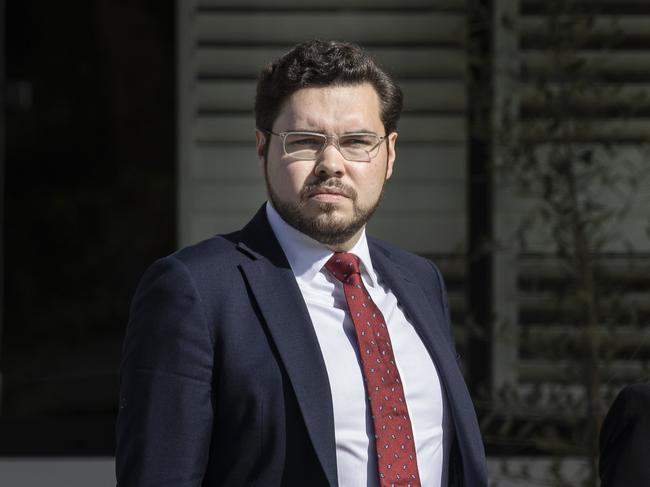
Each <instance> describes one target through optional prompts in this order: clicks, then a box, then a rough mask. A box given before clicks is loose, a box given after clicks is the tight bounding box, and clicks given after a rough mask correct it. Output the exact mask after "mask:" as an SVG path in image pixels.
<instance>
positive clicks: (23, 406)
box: [0, 0, 176, 455]
mask: <svg viewBox="0 0 650 487" xmlns="http://www.w3.org/2000/svg"><path fill="white" fill-rule="evenodd" d="M5 19H6V22H5V30H6V32H5V39H6V42H5V51H6V52H5V59H6V61H5V63H6V73H5V78H6V80H5V93H6V96H5V99H6V106H5V119H6V128H5V134H6V139H5V140H6V144H5V148H4V160H5V168H4V172H5V188H4V195H3V200H4V203H3V206H4V266H3V274H4V276H3V277H4V306H3V309H2V314H3V319H2V326H1V328H0V333H1V337H2V340H1V342H0V343H1V344H2V347H1V349H0V371H1V372H2V377H3V381H2V384H1V387H2V391H1V392H2V403H1V405H2V409H1V410H0V454H1V455H86V454H87V455H101V454H111V453H112V450H113V422H114V416H115V410H116V401H117V395H118V394H117V390H118V380H119V379H118V370H119V357H120V349H121V339H122V336H123V331H124V327H125V325H126V320H127V315H128V305H129V300H130V297H131V295H132V294H133V291H134V288H135V285H136V284H137V281H138V279H139V277H140V275H141V274H142V272H143V271H144V268H145V267H146V266H147V265H148V264H149V263H151V262H152V261H153V260H154V259H155V258H157V257H160V256H162V255H164V254H166V253H169V252H170V251H172V250H173V247H174V234H175V226H176V222H175V207H176V202H175V179H174V178H175V175H174V174H175V142H174V139H175V125H174V124H175V122H174V117H175V107H174V103H175V101H174V100H175V92H174V77H175V74H174V72H175V58H174V56H175V53H174V49H175V40H174V2H172V1H160V0H129V1H120V0H118V1H115V0H85V1H72V2H51V1H45V0H40V1H39V0H21V1H9V2H7V3H6V12H5Z"/></svg>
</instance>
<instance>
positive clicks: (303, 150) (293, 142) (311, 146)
mask: <svg viewBox="0 0 650 487" xmlns="http://www.w3.org/2000/svg"><path fill="white" fill-rule="evenodd" d="M326 143H327V137H325V136H324V135H319V134H303V133H300V132H294V133H288V134H287V135H286V137H285V138H284V151H285V152H286V153H287V155H289V156H291V157H295V158H296V159H315V158H316V156H317V154H318V153H319V152H320V151H321V149H322V148H323V146H324V145H325V144H326Z"/></svg>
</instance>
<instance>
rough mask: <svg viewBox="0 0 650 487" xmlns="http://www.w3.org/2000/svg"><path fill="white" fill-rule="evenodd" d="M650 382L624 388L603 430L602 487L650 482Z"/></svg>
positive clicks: (647, 483) (610, 411)
mask: <svg viewBox="0 0 650 487" xmlns="http://www.w3.org/2000/svg"><path fill="white" fill-rule="evenodd" d="M649 459H650V382H647V383H644V384H634V385H629V386H626V387H625V388H623V390H622V391H621V392H620V393H619V394H618V396H616V399H615V400H614V403H613V404H612V407H611V408H610V410H609V412H608V413H607V416H606V417H605V420H604V421H603V426H602V428H601V431H600V463H599V470H600V479H601V485H602V487H642V486H647V485H650V462H648V460H649Z"/></svg>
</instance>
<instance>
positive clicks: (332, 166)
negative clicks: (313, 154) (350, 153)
mask: <svg viewBox="0 0 650 487" xmlns="http://www.w3.org/2000/svg"><path fill="white" fill-rule="evenodd" d="M314 173H315V174H316V175H317V176H325V175H326V176H336V177H341V176H342V175H343V174H344V173H345V158H344V157H343V155H342V154H341V152H340V150H339V148H338V141H336V140H335V139H330V140H328V144H327V145H326V146H325V148H324V149H323V151H322V152H321V153H320V154H319V155H318V159H316V164H315V165H314Z"/></svg>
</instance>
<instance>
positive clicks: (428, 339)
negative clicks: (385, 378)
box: [370, 245, 484, 485]
mask: <svg viewBox="0 0 650 487" xmlns="http://www.w3.org/2000/svg"><path fill="white" fill-rule="evenodd" d="M370 250H371V258H372V264H373V267H375V269H376V271H377V273H378V275H379V276H380V277H381V279H382V280H384V281H385V282H386V284H387V285H388V286H389V287H390V289H391V291H392V292H393V293H394V294H395V296H396V298H397V301H398V302H399V304H400V306H401V307H402V309H403V310H404V314H405V315H406V317H407V318H408V320H409V321H410V322H411V324H412V325H413V327H414V328H415V330H416V331H417V333H418V335H419V336H420V338H421V339H422V342H423V343H424V345H425V347H426V348H427V350H428V351H429V354H430V355H431V358H432V359H433V361H434V363H435V365H436V369H437V371H438V375H439V377H440V381H441V384H442V385H443V387H444V391H445V394H446V396H447V397H446V399H447V403H448V404H449V406H450V407H449V410H450V411H451V413H452V418H451V419H452V421H453V424H454V427H455V430H456V435H457V438H458V439H459V445H458V446H459V448H460V450H461V455H462V458H463V462H464V464H463V470H464V472H465V482H467V485H474V480H473V479H479V478H481V475H480V472H481V471H482V470H483V464H484V450H483V446H482V444H480V442H476V439H477V438H480V432H479V427H478V423H477V420H476V415H475V413H474V406H473V404H472V400H471V398H470V396H469V392H468V390H467V387H466V386H465V379H464V378H463V376H462V373H461V371H460V368H459V367H458V364H457V362H456V357H455V355H454V352H453V348H452V347H451V346H450V343H449V338H448V337H447V336H446V335H445V334H444V333H443V329H444V328H445V327H444V326H443V323H445V321H446V319H447V318H446V315H445V311H444V308H443V303H442V302H440V299H438V298H437V297H436V296H426V295H425V294H424V291H423V290H422V288H421V287H420V286H419V285H418V283H417V281H416V280H415V278H413V277H412V275H411V273H410V272H409V271H408V269H406V268H404V267H402V266H400V265H398V264H396V263H395V261H394V260H392V259H391V258H390V255H388V254H385V253H384V251H383V249H379V248H378V247H376V246H374V245H373V246H371V247H370ZM373 250H374V252H373ZM472 461H474V462H483V463H474V464H470V463H471V462H472ZM465 462H467V463H466V464H465ZM477 472H478V473H477ZM476 485H479V483H478V481H477V483H476ZM481 485H482V483H481Z"/></svg>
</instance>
